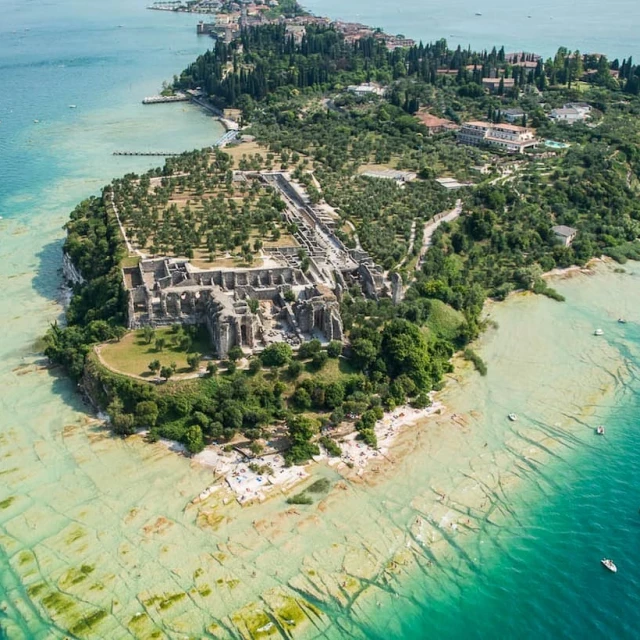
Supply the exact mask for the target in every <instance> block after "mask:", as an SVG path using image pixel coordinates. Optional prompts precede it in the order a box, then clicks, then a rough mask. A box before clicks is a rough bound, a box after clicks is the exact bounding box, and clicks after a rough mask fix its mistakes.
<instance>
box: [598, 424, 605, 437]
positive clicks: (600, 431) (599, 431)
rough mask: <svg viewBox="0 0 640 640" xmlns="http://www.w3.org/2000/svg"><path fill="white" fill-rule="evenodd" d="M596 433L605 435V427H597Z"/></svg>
mask: <svg viewBox="0 0 640 640" xmlns="http://www.w3.org/2000/svg"><path fill="white" fill-rule="evenodd" d="M596 433H597V434H598V435H599V436H603V435H604V427H603V426H602V425H600V426H599V427H598V428H597V429H596Z"/></svg>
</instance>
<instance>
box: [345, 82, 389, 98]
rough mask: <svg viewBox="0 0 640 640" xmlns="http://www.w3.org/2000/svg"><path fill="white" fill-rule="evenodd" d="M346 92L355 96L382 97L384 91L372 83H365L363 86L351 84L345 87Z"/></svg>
mask: <svg viewBox="0 0 640 640" xmlns="http://www.w3.org/2000/svg"><path fill="white" fill-rule="evenodd" d="M347 91H350V92H351V93H355V94H356V95H357V96H382V95H384V89H383V88H382V87H381V86H380V85H378V84H375V83H374V82H365V83H363V84H351V85H349V86H348V87H347Z"/></svg>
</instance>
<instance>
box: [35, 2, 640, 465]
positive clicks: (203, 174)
mask: <svg viewBox="0 0 640 640" xmlns="http://www.w3.org/2000/svg"><path fill="white" fill-rule="evenodd" d="M245 9H246V7H245ZM294 13H295V15H293V16H289V17H287V15H285V14H284V13H280V14H279V15H277V16H274V17H273V18H272V19H268V20H266V21H264V23H263V19H262V18H261V19H260V20H257V21H256V22H257V23H256V24H251V22H250V21H245V22H243V21H242V15H243V14H242V12H241V14H240V18H239V19H238V22H237V24H235V23H234V27H233V29H231V30H230V32H229V33H227V34H226V35H225V36H224V37H218V38H217V39H216V40H215V43H214V46H213V48H212V49H211V50H210V51H208V52H207V53H205V54H204V55H202V56H200V57H199V58H198V59H197V60H196V61H195V62H194V63H193V64H192V65H191V66H190V67H189V68H187V69H186V70H185V71H184V72H183V73H182V74H181V75H180V76H179V77H177V78H175V79H174V84H173V87H172V89H173V90H174V91H177V92H182V93H186V92H198V95H201V96H203V99H205V100H206V101H207V102H208V103H209V104H210V105H212V106H213V107H215V108H216V109H218V110H220V111H222V112H223V113H224V115H225V117H227V118H229V119H233V120H237V121H238V122H239V126H240V131H239V132H238V137H237V139H236V140H235V141H233V142H232V143H231V144H229V145H227V146H226V147H225V149H224V151H222V150H220V149H215V148H208V149H204V150H201V151H194V152H190V153H185V154H183V155H181V156H177V157H170V158H168V159H167V161H166V163H165V165H164V166H163V167H161V168H158V169H157V170H153V171H150V172H148V173H146V174H144V175H134V174H129V175H126V176H124V177H122V178H118V179H116V180H114V181H113V182H112V183H111V184H110V185H108V186H106V187H105V188H104V189H103V191H102V193H101V195H100V196H98V197H94V198H91V199H89V200H87V201H85V202H83V203H81V204H80V205H79V206H78V207H77V208H76V210H75V211H74V212H73V213H72V215H71V220H70V221H69V223H68V225H67V231H68V238H67V241H66V244H65V272H66V274H67V277H68V279H69V281H70V282H71V283H72V285H73V297H72V299H71V303H70V305H69V308H68V310H67V323H66V326H65V327H64V328H62V327H59V326H54V327H52V329H51V330H50V331H49V333H48V334H47V337H46V341H47V347H46V355H47V356H48V357H49V358H50V360H51V361H52V362H54V363H57V364H60V365H62V366H63V367H64V368H65V369H66V370H67V371H68V373H69V374H70V375H71V376H73V377H74V378H75V379H77V380H78V381H81V382H82V386H83V388H84V390H85V392H86V393H87V394H88V395H89V396H90V397H91V399H92V401H93V402H94V403H95V404H96V405H97V406H99V407H100V408H102V409H106V410H107V412H108V413H109V416H110V420H111V425H112V427H113V430H114V431H115V432H116V433H118V434H120V435H123V436H126V435H130V434H133V433H135V432H136V431H137V430H144V432H145V433H147V437H148V438H149V439H150V440H157V439H159V438H166V439H170V440H173V441H179V442H180V443H182V444H183V445H184V447H185V448H186V450H187V451H188V452H190V453H191V454H198V453H200V452H201V451H202V450H203V449H204V448H205V447H208V446H213V445H217V446H218V447H219V448H220V449H221V450H222V451H226V452H227V453H231V452H232V450H235V451H239V452H241V454H242V455H243V456H245V457H246V458H249V459H252V458H254V459H255V460H254V462H252V464H253V465H254V466H255V469H254V470H255V472H256V474H257V475H265V476H269V475H271V474H273V472H274V469H273V468H272V467H271V466H270V465H269V463H268V462H265V459H266V458H265V457H264V456H265V455H267V454H269V455H282V456H283V462H284V464H286V465H299V464H303V463H305V462H307V461H308V460H310V459H311V457H313V456H317V455H319V454H321V453H327V454H328V455H330V456H343V459H344V460H345V462H347V463H348V462H349V458H348V456H347V457H346V458H345V457H344V451H343V448H344V447H345V446H347V444H348V434H349V433H352V434H355V435H357V436H358V437H359V438H360V439H361V441H362V442H363V443H364V444H366V445H367V446H368V447H370V448H372V449H373V450H375V448H376V447H377V446H378V442H377V436H378V435H379V434H380V433H381V428H383V427H384V425H388V421H389V420H390V416H391V415H393V414H394V412H396V413H395V415H396V417H398V415H399V413H401V412H402V411H403V410H402V409H400V410H398V407H405V406H408V405H411V406H412V407H413V408H415V409H416V410H424V409H425V408H426V407H428V406H429V405H430V404H431V402H432V392H434V391H437V390H438V389H440V388H441V386H442V384H443V376H444V375H445V374H446V373H448V372H450V371H451V370H452V364H451V359H452V356H453V355H454V353H456V352H459V353H462V354H464V357H465V358H466V359H468V360H469V361H471V362H472V363H473V364H474V366H475V367H476V369H477V370H478V371H479V373H480V374H485V373H486V365H485V363H484V362H482V360H481V359H480V358H479V357H478V356H477V354H475V353H474V351H473V350H472V349H471V348H470V345H471V343H472V342H473V341H474V340H475V339H476V338H477V337H478V335H479V333H480V332H481V331H482V329H483V328H484V326H485V321H484V320H483V317H482V309H483V304H484V302H485V300H486V299H487V298H493V299H495V300H502V299H504V298H505V297H506V296H507V295H508V294H509V293H510V292H512V291H514V290H516V289H524V290H530V291H533V292H535V293H539V294H546V295H548V296H550V297H553V298H556V299H558V300H562V296H560V295H559V294H557V293H556V292H555V291H554V290H553V289H551V288H549V287H548V285H547V284H546V282H545V279H544V278H543V274H544V273H545V272H548V271H551V270H553V269H556V268H566V267H570V266H571V265H584V264H586V263H587V261H589V260H590V259H591V258H593V257H596V256H601V255H603V254H604V255H608V256H610V257H611V258H613V259H615V260H617V261H618V262H621V263H623V262H624V261H626V260H627V259H629V258H632V259H638V258H639V257H640V242H638V237H639V235H640V205H638V189H639V186H640V185H639V182H638V177H639V176H640V151H639V149H640V119H639V117H638V115H639V114H640V99H639V98H638V94H639V92H640V68H639V67H637V66H635V65H633V63H632V61H631V59H629V60H622V61H620V60H608V59H607V58H606V57H605V56H604V55H601V54H586V55H585V54H582V53H580V52H578V51H575V52H570V51H567V50H566V49H562V48H561V49H559V50H558V53H557V54H556V56H555V57H554V58H552V59H549V60H546V61H545V60H543V59H541V58H540V57H539V56H537V55H535V54H533V53H526V52H511V53H509V52H505V51H504V49H498V48H494V49H492V50H491V51H481V52H473V51H471V50H462V49H460V48H457V49H455V50H452V49H450V48H449V47H448V46H447V43H446V41H444V40H440V41H437V42H434V43H431V44H426V45H425V44H422V43H419V44H416V43H413V42H412V41H404V40H403V39H401V38H400V36H398V37H393V38H390V37H387V36H385V35H384V34H380V32H378V31H376V30H374V29H370V28H369V27H365V26H364V25H340V24H336V23H333V22H331V21H329V20H325V19H324V18H316V17H314V16H309V15H308V14H304V15H298V14H299V13H301V12H298V11H295V12H294ZM261 15H262V14H261ZM490 365H491V363H489V366H490ZM407 410H408V409H407ZM385 415H386V417H385Z"/></svg>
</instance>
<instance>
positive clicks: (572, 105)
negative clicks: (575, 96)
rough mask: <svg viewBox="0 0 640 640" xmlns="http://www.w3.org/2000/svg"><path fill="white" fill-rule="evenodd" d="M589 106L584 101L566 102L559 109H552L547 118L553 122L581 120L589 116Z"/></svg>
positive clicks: (568, 122) (571, 122) (570, 122)
mask: <svg viewBox="0 0 640 640" xmlns="http://www.w3.org/2000/svg"><path fill="white" fill-rule="evenodd" d="M590 113H591V107H590V106H589V105H588V104H586V103H585V102H568V103H567V104H565V105H564V106H563V107H562V108H561V109H552V110H551V113H550V114H549V118H551V120H553V121H554V122H566V123H567V124H573V123H574V122H583V121H584V120H586V119H587V118H588V117H589V114H590Z"/></svg>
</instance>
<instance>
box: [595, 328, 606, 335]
mask: <svg viewBox="0 0 640 640" xmlns="http://www.w3.org/2000/svg"><path fill="white" fill-rule="evenodd" d="M593 335H594V336H603V335H604V331H603V330H602V329H596V330H595V331H594V332H593Z"/></svg>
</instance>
